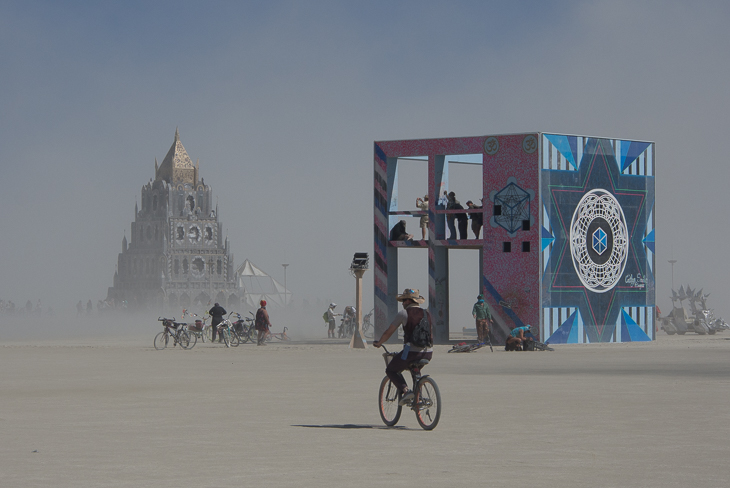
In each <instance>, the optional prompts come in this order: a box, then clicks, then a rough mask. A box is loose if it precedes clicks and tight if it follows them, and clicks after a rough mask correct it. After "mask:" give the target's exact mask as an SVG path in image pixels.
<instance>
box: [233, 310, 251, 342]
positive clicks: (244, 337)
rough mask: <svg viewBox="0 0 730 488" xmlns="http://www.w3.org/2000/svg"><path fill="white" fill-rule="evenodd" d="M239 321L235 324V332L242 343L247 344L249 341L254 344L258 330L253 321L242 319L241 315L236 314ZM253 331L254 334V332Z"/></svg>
mask: <svg viewBox="0 0 730 488" xmlns="http://www.w3.org/2000/svg"><path fill="white" fill-rule="evenodd" d="M236 317H237V318H238V320H237V321H235V322H233V330H234V331H235V333H236V334H237V335H238V338H239V339H240V342H241V343H243V344H245V343H247V342H248V341H251V342H253V341H254V339H255V337H256V329H255V327H254V325H253V322H254V321H253V319H250V318H248V317H245V318H244V317H241V314H240V313H236ZM252 330H253V334H252V332H251V331H252Z"/></svg>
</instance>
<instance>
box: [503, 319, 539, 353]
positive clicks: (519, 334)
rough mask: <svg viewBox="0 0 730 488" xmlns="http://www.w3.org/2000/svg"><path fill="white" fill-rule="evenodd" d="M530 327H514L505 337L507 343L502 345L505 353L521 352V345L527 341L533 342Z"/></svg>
mask: <svg viewBox="0 0 730 488" xmlns="http://www.w3.org/2000/svg"><path fill="white" fill-rule="evenodd" d="M531 329H532V328H531V327H530V325H529V324H528V325H525V326H523V327H515V328H514V329H512V331H511V332H510V333H509V335H508V336H507V342H505V344H504V350H505V351H522V350H523V348H522V346H523V344H524V343H525V342H526V341H528V340H534V339H533V338H532V331H531ZM528 334H529V335H528Z"/></svg>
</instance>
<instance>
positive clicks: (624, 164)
mask: <svg viewBox="0 0 730 488" xmlns="http://www.w3.org/2000/svg"><path fill="white" fill-rule="evenodd" d="M622 142H628V141H622ZM650 145H651V143H649V142H635V141H632V142H631V143H629V144H621V171H623V170H625V169H626V168H628V167H629V166H631V163H633V162H634V161H636V158H638V157H639V156H640V155H641V153H643V152H644V151H646V148H647V147H649V146H650Z"/></svg>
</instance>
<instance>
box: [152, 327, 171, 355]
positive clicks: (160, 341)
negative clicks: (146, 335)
mask: <svg viewBox="0 0 730 488" xmlns="http://www.w3.org/2000/svg"><path fill="white" fill-rule="evenodd" d="M168 340H169V335H168V334H167V332H165V331H164V330H163V331H162V332H160V333H159V334H157V335H156V336H155V342H154V344H155V349H157V350H158V351H162V350H163V349H164V348H166V347H167V341H168Z"/></svg>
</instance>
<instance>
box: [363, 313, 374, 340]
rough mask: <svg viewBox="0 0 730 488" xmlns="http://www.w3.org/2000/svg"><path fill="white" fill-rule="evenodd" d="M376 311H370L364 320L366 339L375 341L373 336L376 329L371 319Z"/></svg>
mask: <svg viewBox="0 0 730 488" xmlns="http://www.w3.org/2000/svg"><path fill="white" fill-rule="evenodd" d="M374 311H375V309H373V310H370V312H368V313H367V314H366V315H365V316H364V317H363V318H362V333H363V335H364V336H365V338H366V339H373V337H374V336H373V334H374V333H375V327H373V324H372V322H370V319H371V318H372V317H373V312H374ZM371 329H372V330H371Z"/></svg>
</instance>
